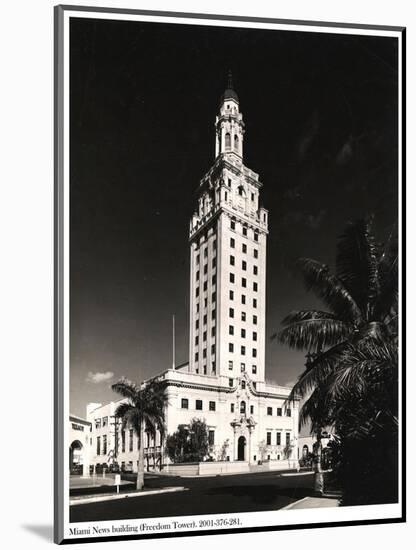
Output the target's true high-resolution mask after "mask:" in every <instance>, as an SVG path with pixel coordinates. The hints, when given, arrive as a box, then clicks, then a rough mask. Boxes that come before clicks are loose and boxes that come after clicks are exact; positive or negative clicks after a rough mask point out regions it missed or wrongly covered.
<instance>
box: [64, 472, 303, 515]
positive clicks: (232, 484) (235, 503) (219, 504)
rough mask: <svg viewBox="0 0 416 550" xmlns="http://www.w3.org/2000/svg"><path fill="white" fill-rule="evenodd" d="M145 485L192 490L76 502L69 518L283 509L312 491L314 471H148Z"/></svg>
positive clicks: (150, 487) (149, 487)
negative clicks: (185, 474)
mask: <svg viewBox="0 0 416 550" xmlns="http://www.w3.org/2000/svg"><path fill="white" fill-rule="evenodd" d="M145 485H146V488H147V489H158V488H163V487H167V486H169V487H175V486H184V487H186V488H187V490H186V491H183V492H178V493H171V494H170V493H162V494H152V495H148V496H143V497H133V496H131V497H129V498H126V499H120V500H111V501H105V502H94V503H91V504H86V503H84V504H82V505H73V506H71V508H70V521H71V522H82V521H105V520H122V519H139V518H150V517H170V516H187V515H199V514H225V513H239V512H260V511H265V510H279V509H281V508H284V507H286V506H288V505H289V504H291V503H294V502H296V501H298V500H300V499H303V498H304V497H307V496H312V495H313V475H312V474H311V475H302V474H301V475H291V476H284V475H282V474H281V473H280V472H262V473H251V474H244V475H232V476H215V477H196V478H183V477H172V476H162V475H152V474H146V476H145Z"/></svg>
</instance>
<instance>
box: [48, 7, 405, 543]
mask: <svg viewBox="0 0 416 550" xmlns="http://www.w3.org/2000/svg"><path fill="white" fill-rule="evenodd" d="M386 23H388V21H387V22H386ZM404 36H405V30H404V28H399V27H389V26H385V27H381V26H378V25H375V26H374V27H371V26H369V25H361V26H360V25H358V24H357V25H352V24H351V25H347V24H344V25H335V24H325V23H319V24H318V23H313V22H310V23H308V22H305V21H303V22H300V21H299V22H296V21H278V20H273V19H270V20H268V19H261V18H258V19H256V18H255V17H253V18H239V17H229V18H227V17H225V16H224V17H215V16H214V15H199V16H197V15H195V14H194V15H191V14H183V13H177V14H175V13H162V12H161V13H157V12H140V11H137V12H135V11H134V10H130V11H128V10H125V11H124V12H123V10H113V11H112V10H108V9H107V10H105V9H102V10H100V9H97V10H95V11H94V10H92V9H90V8H85V9H83V8H80V7H76V6H74V7H70V6H65V7H61V6H59V7H56V8H55V41H56V46H55V47H56V52H55V53H56V56H55V73H56V74H55V86H56V87H55V90H56V92H55V94H56V97H55V100H56V119H55V123H56V138H55V139H56V143H55V147H56V149H55V151H56V153H55V162H56V180H55V186H56V187H55V246H56V248H55V251H56V252H55V258H56V260H55V261H56V263H55V281H56V283H55V307H56V319H55V406H56V408H57V411H56V416H55V456H56V459H55V460H56V463H55V466H56V470H55V476H56V478H55V479H56V486H55V498H56V519H55V528H56V531H55V541H56V542H62V541H64V542H88V541H89V540H112V539H114V540H116V539H119V538H126V539H128V538H146V537H155V536H162V537H165V536H174V535H176V536H182V535H185V534H187V535H189V533H194V534H195V535H197V534H209V533H219V532H224V533H230V532H243V531H250V530H253V529H258V528H263V529H266V530H267V529H285V528H294V526H298V527H299V528H302V527H305V526H309V527H310V526H317V525H328V524H330V525H354V524H360V523H371V522H374V523H383V522H400V521H403V519H404V496H405V495H404V491H405V487H404V483H403V480H404V476H405V462H404V454H403V447H404V440H403V437H404V431H403V427H404V422H405V418H404V391H403V390H404V385H405V354H404V313H403V307H404V301H403V299H404V293H405V288H404V272H403V263H404V256H403V248H402V247H403V239H404V235H403V216H404V213H403V205H404V181H403V158H404V157H403V152H402V151H403V120H402V116H403V109H404V105H403V102H404V90H403V79H404V75H403V70H404V63H403V58H404V51H405V50H404V48H405V42H404Z"/></svg>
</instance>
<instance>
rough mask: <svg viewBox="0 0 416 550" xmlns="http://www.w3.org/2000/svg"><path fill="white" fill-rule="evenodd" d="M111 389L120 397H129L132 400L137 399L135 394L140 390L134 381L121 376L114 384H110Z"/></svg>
mask: <svg viewBox="0 0 416 550" xmlns="http://www.w3.org/2000/svg"><path fill="white" fill-rule="evenodd" d="M111 389H112V390H113V391H115V392H116V393H118V394H119V395H121V397H124V398H127V399H131V400H132V401H134V400H135V399H137V394H138V392H139V391H140V388H139V387H138V386H137V385H136V384H135V383H134V382H131V381H130V380H128V379H127V378H122V379H121V380H119V381H118V382H116V383H115V384H113V385H112V386H111Z"/></svg>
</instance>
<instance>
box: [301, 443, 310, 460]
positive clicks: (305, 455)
mask: <svg viewBox="0 0 416 550" xmlns="http://www.w3.org/2000/svg"><path fill="white" fill-rule="evenodd" d="M308 455H309V448H308V446H307V445H304V446H303V447H302V458H308Z"/></svg>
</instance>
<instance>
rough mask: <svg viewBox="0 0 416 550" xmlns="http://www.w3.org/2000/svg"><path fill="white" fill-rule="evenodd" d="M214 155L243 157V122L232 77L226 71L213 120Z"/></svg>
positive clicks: (229, 72)
mask: <svg viewBox="0 0 416 550" xmlns="http://www.w3.org/2000/svg"><path fill="white" fill-rule="evenodd" d="M215 128H216V141H215V157H218V155H231V156H235V155H237V157H239V158H240V159H242V157H243V135H244V122H243V115H242V114H241V113H240V107H239V100H238V95H237V93H236V91H235V90H234V87H233V77H232V73H231V71H228V80H227V88H226V89H225V92H224V93H223V94H222V96H221V101H220V112H219V115H218V116H217V119H216V122H215Z"/></svg>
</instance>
